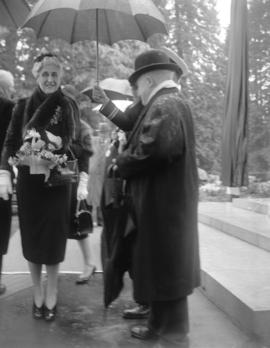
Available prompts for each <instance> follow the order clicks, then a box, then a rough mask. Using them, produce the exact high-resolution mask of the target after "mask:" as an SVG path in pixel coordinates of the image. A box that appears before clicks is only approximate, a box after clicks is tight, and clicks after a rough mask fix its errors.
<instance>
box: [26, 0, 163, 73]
mask: <svg viewBox="0 0 270 348" xmlns="http://www.w3.org/2000/svg"><path fill="white" fill-rule="evenodd" d="M23 27H30V28H33V29H34V30H35V32H36V35H37V37H43V36H49V37H52V38H60V39H63V40H66V41H68V42H70V43H74V42H77V41H83V40H90V41H93V40H96V42H97V80H98V75H99V71H98V69H99V68H98V43H99V42H102V43H105V44H109V45H111V44H113V43H115V42H117V41H119V40H126V39H134V40H140V41H146V40H147V39H148V37H150V36H151V35H153V34H155V33H163V34H167V29H166V25H165V20H164V18H163V16H162V14H161V13H160V11H159V10H158V9H157V7H156V6H155V5H154V4H153V2H152V1H151V0H65V1H63V0H39V1H38V2H37V4H36V5H35V6H34V8H33V9H32V11H31V13H30V14H29V16H28V17H27V19H26V21H25V22H24V24H23Z"/></svg>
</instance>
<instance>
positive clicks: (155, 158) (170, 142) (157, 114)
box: [116, 97, 186, 178]
mask: <svg viewBox="0 0 270 348" xmlns="http://www.w3.org/2000/svg"><path fill="white" fill-rule="evenodd" d="M165 98H166V97H165ZM165 98H160V100H159V102H156V103H154V104H153V105H152V106H151V108H150V109H149V111H148V113H147V114H146V117H145V119H144V121H143V123H142V126H141V127H140V130H139V133H138V136H137V138H136V141H135V142H134V143H133V144H132V143H131V144H130V146H129V147H128V148H127V149H126V150H125V151H124V152H123V153H122V154H120V155H119V157H118V158H117V162H116V163H117V166H118V168H119V171H120V174H121V176H122V177H124V178H128V177H132V176H139V175H143V174H144V173H145V172H150V171H154V170H157V169H162V167H163V166H168V165H169V164H171V163H172V162H173V161H174V160H175V159H176V158H178V157H179V156H181V154H182V153H183V151H184V150H185V139H184V129H183V117H182V116H183V114H184V113H185V112H186V110H185V105H184V104H183V103H181V102H180V101H179V100H177V99H176V100H175V99H168V100H166V99H165ZM167 98H168V97H167ZM135 137H136V135H135Z"/></svg>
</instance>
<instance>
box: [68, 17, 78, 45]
mask: <svg viewBox="0 0 270 348" xmlns="http://www.w3.org/2000/svg"><path fill="white" fill-rule="evenodd" d="M77 18H78V11H75V18H74V21H73V24H72V30H71V37H70V42H71V43H72V42H74V41H73V36H74V33H75V26H76V22H77Z"/></svg>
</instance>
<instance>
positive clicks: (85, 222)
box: [73, 199, 93, 239]
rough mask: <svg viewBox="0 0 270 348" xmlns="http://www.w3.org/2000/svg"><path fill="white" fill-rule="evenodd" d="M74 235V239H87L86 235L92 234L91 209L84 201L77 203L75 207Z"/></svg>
mask: <svg viewBox="0 0 270 348" xmlns="http://www.w3.org/2000/svg"><path fill="white" fill-rule="evenodd" d="M74 223H75V235H74V237H73V238H74V239H83V238H85V237H87V235H88V233H92V232H93V219H92V213H91V207H90V206H89V204H88V203H87V201H86V199H83V200H81V201H77V207H76V212H75V217H74Z"/></svg>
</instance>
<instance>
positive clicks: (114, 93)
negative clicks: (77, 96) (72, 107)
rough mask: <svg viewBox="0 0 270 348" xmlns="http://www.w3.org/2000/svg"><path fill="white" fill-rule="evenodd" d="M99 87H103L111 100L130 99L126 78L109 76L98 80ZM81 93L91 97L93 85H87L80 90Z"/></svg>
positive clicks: (130, 92)
mask: <svg viewBox="0 0 270 348" xmlns="http://www.w3.org/2000/svg"><path fill="white" fill-rule="evenodd" d="M99 85H100V87H101V88H103V89H104V91H105V92H106V94H107V96H108V97H109V98H110V99H112V100H132V99H133V95H132V91H131V87H130V83H129V82H128V80H126V79H117V78H113V77H109V78H107V79H104V80H102V81H100V83H99ZM81 93H83V94H85V95H87V96H88V97H89V98H90V99H92V93H93V87H87V88H85V89H84V90H82V92H81Z"/></svg>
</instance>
